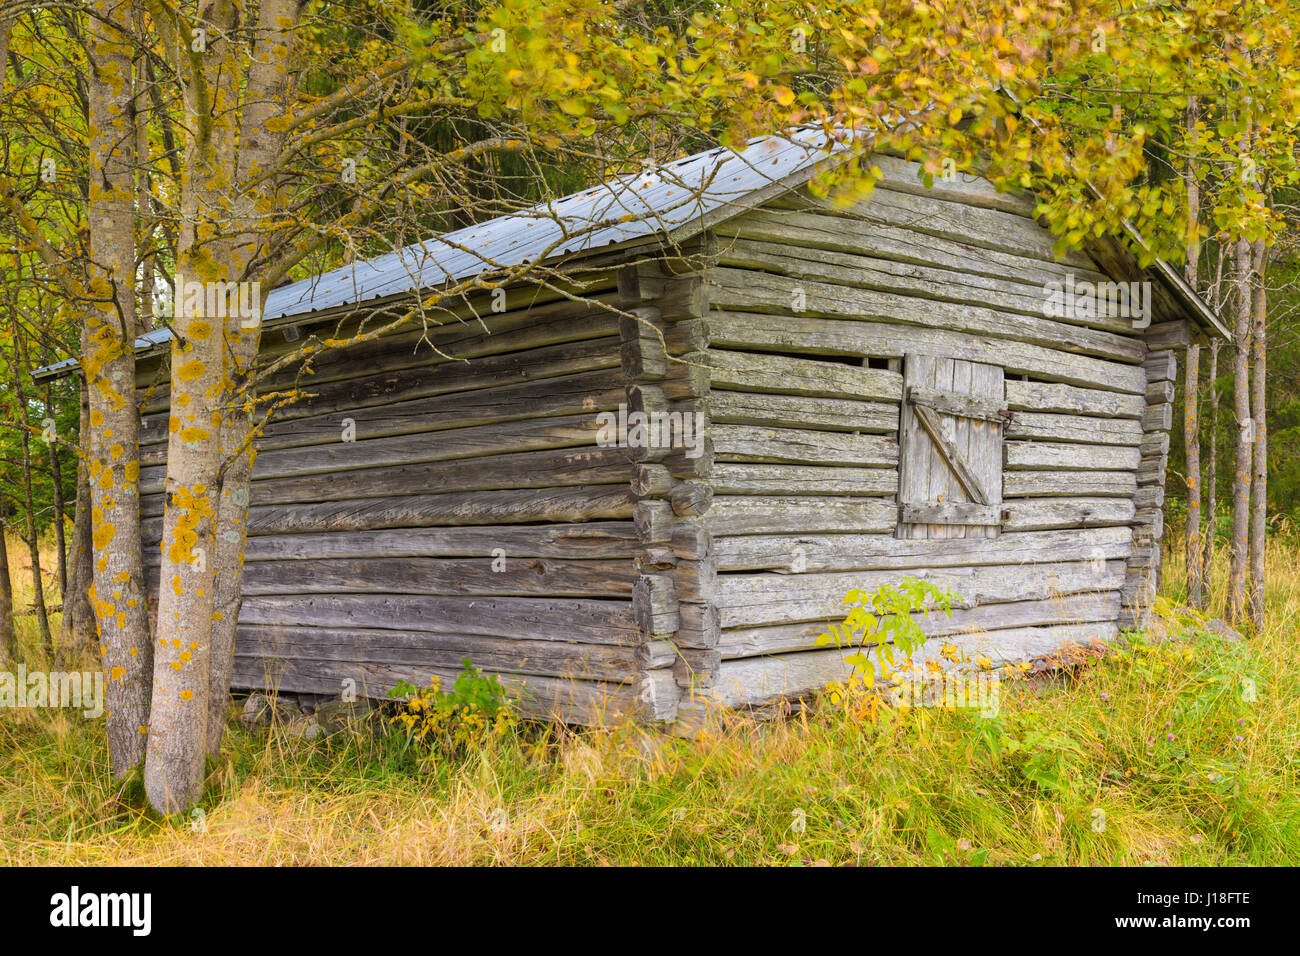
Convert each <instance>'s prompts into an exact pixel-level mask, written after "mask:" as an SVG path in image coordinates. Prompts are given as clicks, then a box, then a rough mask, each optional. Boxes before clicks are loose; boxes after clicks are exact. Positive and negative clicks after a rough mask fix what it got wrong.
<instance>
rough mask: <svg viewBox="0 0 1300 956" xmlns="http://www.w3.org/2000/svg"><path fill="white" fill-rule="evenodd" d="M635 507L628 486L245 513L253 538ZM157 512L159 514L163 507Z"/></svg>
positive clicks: (573, 515) (628, 511)
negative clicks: (255, 536)
mask: <svg viewBox="0 0 1300 956" xmlns="http://www.w3.org/2000/svg"><path fill="white" fill-rule="evenodd" d="M635 505H636V499H635V498H634V497H633V496H632V491H631V489H630V488H626V487H621V488H620V487H594V488H548V489H538V490H536V491H531V492H529V493H528V494H527V495H520V494H519V493H518V492H516V491H512V490H506V491H479V492H467V493H456V494H442V495H405V496H403V497H400V498H382V499H378V500H369V501H338V502H335V501H329V502H322V503H320V504H309V505H290V506H260V505H254V506H253V507H251V508H249V510H248V533H249V535H250V536H253V535H271V534H295V533H303V532H318V531H340V532H352V531H366V530H378V529H383V528H416V527H422V528H427V527H434V526H437V525H454V526H464V525H492V524H499V523H502V522H540V521H555V522H566V521H593V520H608V519H620V518H631V517H632V516H633V508H634V506H635ZM156 510H157V511H161V507H157V508H156ZM142 532H143V533H144V534H145V536H146V537H147V538H149V540H152V541H157V540H159V539H160V538H161V535H162V523H161V519H152V520H151V521H146V522H143V523H142Z"/></svg>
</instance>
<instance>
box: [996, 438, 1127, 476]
mask: <svg viewBox="0 0 1300 956" xmlns="http://www.w3.org/2000/svg"><path fill="white" fill-rule="evenodd" d="M1002 456H1003V463H1004V465H1005V467H1006V468H1007V469H1008V470H1009V471H1010V470H1024V469H1035V470H1041V471H1085V470H1089V471H1090V470H1097V471H1137V467H1138V463H1139V462H1140V461H1141V455H1140V452H1139V450H1138V449H1137V448H1132V447H1128V446H1123V445H1079V444H1069V443H1065V442H1046V441H1009V442H1004V443H1003V445H1002Z"/></svg>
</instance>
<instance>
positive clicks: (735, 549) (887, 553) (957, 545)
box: [674, 526, 1133, 573]
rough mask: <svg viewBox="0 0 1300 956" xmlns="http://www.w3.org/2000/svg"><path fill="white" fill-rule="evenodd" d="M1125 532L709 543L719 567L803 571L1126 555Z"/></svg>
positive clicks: (792, 537) (762, 538)
mask: <svg viewBox="0 0 1300 956" xmlns="http://www.w3.org/2000/svg"><path fill="white" fill-rule="evenodd" d="M1132 538H1133V536H1132V532H1131V531H1130V530H1129V529H1128V528H1127V527H1122V526H1121V527H1108V528H1091V529H1070V530H1057V531H1028V532H1020V533H1016V534H1003V535H1000V536H998V537H997V538H991V539H984V538H946V539H935V540H932V539H926V538H902V539H899V538H895V537H894V536H893V535H892V534H887V533H886V534H853V533H840V534H785V535H738V536H725V537H716V538H711V541H710V545H711V553H712V554H713V556H714V558H715V560H716V561H717V564H718V569H719V571H723V572H726V571H759V570H770V571H785V572H788V573H802V572H818V571H854V570H885V569H895V570H907V569H910V568H924V567H952V566H977V565H984V564H1034V563H1042V562H1058V561H1077V560H1085V559H1092V558H1094V557H1103V558H1126V557H1128V554H1129V551H1130V550H1131V548H1132ZM674 540H676V539H674Z"/></svg>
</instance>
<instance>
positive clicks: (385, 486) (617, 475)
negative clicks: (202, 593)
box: [141, 447, 740, 517]
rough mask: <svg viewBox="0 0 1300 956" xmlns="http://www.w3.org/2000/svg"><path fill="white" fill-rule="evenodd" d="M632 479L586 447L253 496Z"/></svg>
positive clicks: (614, 453) (147, 508) (618, 461)
mask: <svg viewBox="0 0 1300 956" xmlns="http://www.w3.org/2000/svg"><path fill="white" fill-rule="evenodd" d="M733 467H740V466H733ZM630 478H631V465H630V464H629V462H628V460H627V457H626V456H625V455H623V454H622V450H621V449H618V448H595V447H587V448H579V449H567V448H566V449H557V450H554V451H535V452H522V453H518V454H512V455H489V456H486V457H484V458H472V459H462V460H454V461H439V462H421V463H419V464H414V465H401V466H397V467H388V468H362V469H357V470H354V471H348V472H342V473H334V474H313V475H302V476H295V477H292V478H268V479H265V480H262V481H254V482H253V484H252V488H251V495H252V500H253V502H254V503H255V504H256V505H259V506H267V505H285V504H302V505H311V504H319V503H322V502H329V501H345V500H350V499H357V498H389V497H395V496H402V495H415V494H428V493H433V492H466V493H469V492H476V491H484V490H493V489H503V490H504V489H511V490H517V489H524V488H529V489H534V488H535V489H541V488H556V487H564V486H574V485H601V484H615V483H617V484H623V483H627V482H628V481H629V480H630ZM161 512H162V496H161V495H158V494H153V495H150V496H142V500H141V514H142V515H147V516H151V517H152V516H154V515H157V514H161Z"/></svg>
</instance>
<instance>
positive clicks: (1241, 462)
mask: <svg viewBox="0 0 1300 956" xmlns="http://www.w3.org/2000/svg"><path fill="white" fill-rule="evenodd" d="M1233 263H1234V265H1235V267H1236V270H1237V277H1236V283H1235V285H1236V298H1235V302H1234V306H1235V308H1236V323H1235V327H1234V330H1233V335H1234V338H1235V342H1234V346H1235V348H1234V350H1233V361H1232V390H1233V410H1234V412H1235V413H1236V421H1237V468H1236V472H1235V473H1234V475H1233V481H1232V554H1231V561H1230V564H1229V568H1228V619H1229V620H1230V621H1232V622H1233V623H1234V624H1236V623H1238V622H1240V621H1241V620H1242V619H1243V617H1244V616H1245V613H1246V610H1247V609H1246V572H1247V568H1248V564H1249V544H1250V541H1249V537H1250V479H1251V472H1252V469H1253V467H1254V463H1253V455H1254V441H1253V437H1254V436H1253V432H1254V422H1253V421H1252V419H1251V407H1250V332H1251V312H1252V296H1251V281H1250V274H1251V246H1250V242H1249V241H1248V240H1246V239H1238V240H1237V242H1236V245H1235V248H1234V250H1233Z"/></svg>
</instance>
